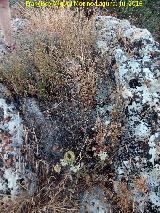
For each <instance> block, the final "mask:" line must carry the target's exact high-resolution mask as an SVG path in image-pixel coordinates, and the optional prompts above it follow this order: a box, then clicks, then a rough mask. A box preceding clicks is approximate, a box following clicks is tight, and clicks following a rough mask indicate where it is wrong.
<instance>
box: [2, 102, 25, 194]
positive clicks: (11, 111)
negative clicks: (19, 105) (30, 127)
mask: <svg viewBox="0 0 160 213" xmlns="http://www.w3.org/2000/svg"><path fill="white" fill-rule="evenodd" d="M0 109H1V115H0V141H1V143H0V152H1V161H2V165H1V168H0V170H1V172H2V173H3V175H2V177H1V178H0V191H1V192H2V193H4V194H5V193H6V192H8V194H10V195H17V194H18V193H19V187H18V185H17V180H18V178H19V177H20V176H19V172H20V171H18V170H17V167H19V166H18V164H19V157H20V156H19V155H20V153H19V152H20V146H21V145H22V143H23V124H22V119H21V118H20V116H19V113H18V112H17V111H16V110H15V107H14V105H13V104H7V103H6V100H5V99H4V98H0Z"/></svg>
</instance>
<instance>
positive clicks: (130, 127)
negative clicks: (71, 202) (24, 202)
mask: <svg viewBox="0 0 160 213" xmlns="http://www.w3.org/2000/svg"><path fill="white" fill-rule="evenodd" d="M14 24H15V26H17V28H18V29H19V30H21V26H22V25H23V24H22V22H19V21H18V20H15V21H14ZM95 34H96V44H95V49H96V51H97V52H98V53H97V54H99V56H98V57H102V58H103V59H105V60H106V67H104V70H103V74H102V73H101V74H100V75H99V77H98V81H97V92H96V107H94V109H93V110H91V111H90V112H89V113H88V114H87V113H86V114H85V116H86V117H85V116H84V114H83V115H82V111H81V110H80V109H79V108H78V107H79V105H78V103H76V102H75V103H74V104H75V105H74V104H73V103H71V102H67V101H65V100H64V102H63V103H53V104H52V103H49V106H48V108H47V107H46V106H45V107H46V108H45V107H44V106H43V105H42V106H41V102H40V101H38V100H35V99H34V98H20V105H21V110H20V111H19V110H18V108H17V103H15V102H14V101H13V100H12V99H8V98H7V96H8V95H7V94H9V93H10V91H8V90H7V89H6V88H5V87H4V86H3V85H2V84H1V85H0V153H1V158H0V165H1V168H0V173H1V175H0V192H1V195H6V194H9V195H13V196H15V195H19V194H21V192H22V191H24V189H25V190H26V189H27V191H29V193H30V194H33V192H34V191H35V189H36V181H37V180H36V177H35V174H34V172H33V171H32V169H31V166H30V165H29V166H28V164H27V163H26V161H25V160H26V159H25V157H24V155H23V152H21V151H22V149H23V144H24V143H25V142H26V141H25V140H26V132H27V131H28V130H29V129H30V130H33V133H35V132H36V135H35V138H32V139H33V141H34V140H36V143H37V142H38V144H36V145H37V149H35V150H36V153H34V155H35V156H36V157H37V158H38V157H39V154H40V157H43V160H44V161H47V162H49V163H50V164H54V163H57V162H58V160H59V159H60V158H61V157H62V154H63V153H62V152H61V149H62V148H64V147H65V148H66V147H67V149H70V147H73V146H75V147H76V144H77V141H78V140H80V139H82V138H83V136H84V134H86V132H87V128H88V129H89V127H90V126H92V124H93V123H94V122H93V120H94V121H95V120H96V118H95V117H96V115H98V117H99V118H100V119H101V120H102V122H103V124H104V126H105V127H106V129H107V131H108V133H107V137H105V141H104V142H105V144H110V143H111V141H110V135H112V136H113V137H114V138H113V139H114V140H116V141H117V144H116V146H117V147H118V149H117V151H116V152H115V153H114V161H113V167H114V169H115V173H116V174H115V176H114V180H113V185H114V188H113V191H114V193H117V195H119V194H120V192H119V185H120V184H121V183H123V182H125V183H126V184H127V188H128V191H129V192H130V194H129V196H128V198H127V199H128V200H129V202H130V203H132V208H134V209H132V210H133V211H134V212H137V213H140V212H148V213H149V212H152V211H154V212H156V211H157V212H158V210H159V208H160V196H159V194H160V190H159V185H160V176H159V173H160V166H159V155H160V142H159V141H160V134H159V113H160V107H159V101H160V100H159V98H160V95H159V91H160V90H159V89H160V86H159V65H160V59H159V52H160V51H159V46H158V43H157V42H155V40H154V39H153V37H152V35H151V34H150V33H149V32H148V31H147V30H146V29H139V28H136V27H135V26H132V25H131V24H130V23H129V22H128V21H127V20H119V19H116V18H113V17H110V16H108V17H105V16H103V17H101V16H100V17H97V19H96V23H95ZM2 49H3V47H2ZM4 51H5V50H3V51H0V52H2V55H3V53H4ZM97 71H98V70H97ZM98 74H99V73H98ZM108 78H110V82H109V80H108ZM115 91H116V92H115ZM119 103H120V104H119ZM116 111H119V112H120V116H119V118H118V119H117V120H114V121H113V117H114V113H116ZM71 124H72V125H71ZM26 127H27V128H26ZM81 127H82V128H81ZM110 127H112V128H110ZM117 127H118V130H119V132H118V133H115V131H116V128H117ZM109 132H110V133H109ZM37 133H38V134H37ZM27 136H28V135H27ZM80 137H82V138H80ZM33 141H32V142H31V143H33ZM35 150H33V149H31V148H30V151H32V152H34V151H35ZM109 154H110V155H111V154H112V153H109ZM111 156H112V155H111ZM142 186H143V187H142ZM122 194H123V193H122ZM104 197H105V193H104V191H103V189H101V188H100V187H97V188H95V189H93V190H91V191H90V192H88V191H86V192H84V193H83V197H82V202H81V210H80V211H81V212H82V213H83V212H85V211H86V210H87V211H88V212H112V207H111V205H110V204H108V202H106V200H105V199H103V198H104ZM122 197H123V196H122ZM93 203H94V205H93ZM113 212H114V210H113Z"/></svg>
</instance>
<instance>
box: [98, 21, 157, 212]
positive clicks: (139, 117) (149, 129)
mask: <svg viewBox="0 0 160 213" xmlns="http://www.w3.org/2000/svg"><path fill="white" fill-rule="evenodd" d="M95 28H96V32H97V48H98V49H99V50H100V51H101V53H102V54H103V55H105V56H106V57H107V58H106V60H108V61H109V62H110V63H111V62H112V60H113V59H114V61H115V63H116V66H117V68H116V71H115V80H116V84H117V86H118V87H119V88H120V91H121V94H122V96H123V100H124V110H125V115H126V121H127V122H126V124H125V129H126V130H125V133H124V136H123V137H122V139H121V142H120V143H121V144H120V146H121V147H123V146H127V150H128V151H127V152H126V151H125V150H124V151H123V149H122V151H121V152H119V153H118V154H117V162H115V168H116V170H117V181H121V180H122V179H123V178H126V174H127V176H128V178H129V185H130V188H131V191H132V195H133V196H132V199H134V200H135V203H137V205H136V212H147V211H148V210H147V209H148V207H147V206H148V205H149V204H148V203H151V205H152V208H153V209H154V208H155V209H156V210H157V211H158V209H159V208H160V190H159V188H158V186H159V185H160V182H159V181H160V179H159V171H160V166H159V142H158V141H159V139H158V138H160V129H159V123H160V122H159V112H160V108H159V103H160V94H159V87H160V86H159V59H160V58H159V53H160V49H159V45H158V43H157V42H155V40H154V39H153V37H152V35H151V34H150V33H149V32H148V31H147V30H146V29H139V28H136V27H135V26H132V25H131V24H130V23H129V22H128V21H127V20H118V19H116V18H113V17H98V18H97V22H96V27H95ZM105 107H106V106H105ZM103 109H104V111H105V110H106V109H105V108H103ZM106 121H107V122H108V120H106ZM104 122H105V121H104ZM131 159H132V161H131ZM134 175H136V176H139V177H141V178H144V179H145V182H146V185H147V188H148V192H147V195H146V194H143V193H138V190H137V189H136V186H133V183H132V177H133V176H134ZM115 188H116V187H115ZM153 209H152V210H153ZM150 211H151V210H150Z"/></svg>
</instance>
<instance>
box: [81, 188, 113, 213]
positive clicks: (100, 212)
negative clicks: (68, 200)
mask: <svg viewBox="0 0 160 213" xmlns="http://www.w3.org/2000/svg"><path fill="white" fill-rule="evenodd" d="M86 212H88V213H112V209H111V205H110V204H109V203H108V202H106V200H105V194H104V191H103V190H102V189H101V188H99V187H95V188H93V189H92V190H90V191H86V192H84V195H83V198H82V201H81V209H80V213H86Z"/></svg>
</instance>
